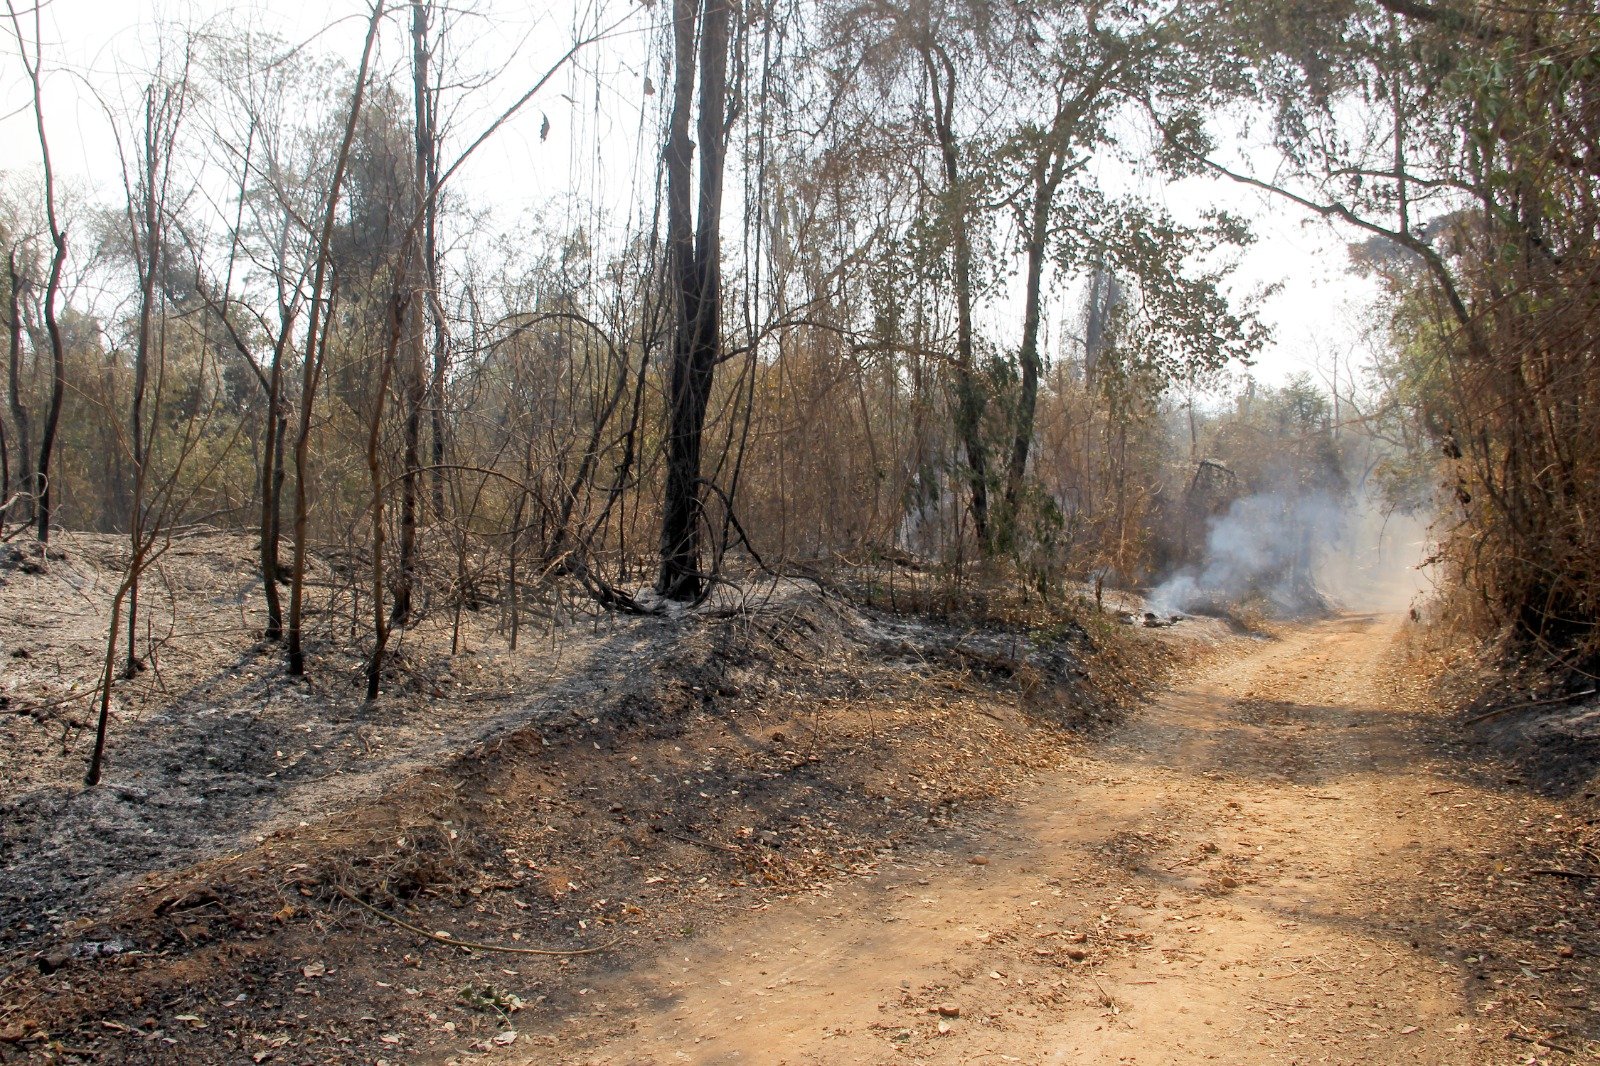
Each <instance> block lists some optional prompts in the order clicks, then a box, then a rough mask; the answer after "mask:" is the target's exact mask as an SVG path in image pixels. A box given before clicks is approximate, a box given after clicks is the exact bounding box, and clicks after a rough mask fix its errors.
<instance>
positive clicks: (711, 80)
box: [656, 0, 730, 601]
mask: <svg viewBox="0 0 1600 1066" xmlns="http://www.w3.org/2000/svg"><path fill="white" fill-rule="evenodd" d="M674 15H675V18H674V37H673V45H674V64H675V76H674V82H673V101H672V118H671V126H670V133H669V137H668V141H667V149H666V157H667V159H666V177H667V279H666V282H667V286H668V289H669V299H670V302H671V303H672V305H673V329H672V348H671V352H672V367H671V374H670V378H669V381H668V390H667V403H668V420H669V422H668V427H667V442H666V445H667V484H666V498H665V500H664V502H663V508H662V520H661V573H660V576H659V577H658V579H657V581H656V591H657V592H658V593H660V594H661V595H662V596H664V597H666V598H667V599H671V600H680V601H688V600H695V599H698V598H699V597H700V595H701V593H702V591H703V589H704V587H705V575H704V574H702V573H701V572H700V519H701V508H702V503H701V494H700V487H701V486H700V459H701V440H702V436H703V432H704V429H705V419H706V408H707V405H708V404H709V402H710V398H711V384H712V377H713V374H714V373H715V371H716V365H717V360H718V356H719V354H720V351H721V333H720V320H721V314H722V269H721V229H720V216H721V212H722V168H723V159H724V155H725V151H726V141H727V127H726V114H727V99H726V94H727V78H728V41H729V21H730V20H729V9H728V4H727V0H705V7H704V10H703V12H702V11H701V10H700V9H699V7H698V4H697V0H675V2H674ZM696 22H700V23H702V25H701V27H700V35H699V75H700V92H699V96H700V117H699V129H698V133H699V139H700V184H699V203H698V205H697V206H698V211H699V218H698V224H696V220H695V207H696V205H694V204H692V203H691V192H690V186H691V181H692V171H693V157H694V149H695V145H694V143H693V142H692V141H691V140H690V139H689V116H690V111H691V110H692V109H693V106H694V82H695V66H696V58H695V26H696Z"/></svg>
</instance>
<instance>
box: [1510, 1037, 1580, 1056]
mask: <svg viewBox="0 0 1600 1066" xmlns="http://www.w3.org/2000/svg"><path fill="white" fill-rule="evenodd" d="M1506 1039H1507V1040H1520V1041H1522V1042H1523V1043H1524V1044H1537V1045H1538V1046H1539V1047H1547V1048H1549V1049H1550V1050H1551V1051H1559V1052H1562V1053H1563V1054H1566V1055H1575V1054H1577V1052H1575V1051H1573V1050H1572V1049H1571V1048H1569V1047H1563V1046H1562V1045H1560V1044H1558V1043H1556V1042H1555V1041H1553V1040H1546V1039H1545V1038H1544V1037H1542V1036H1528V1035H1527V1034H1526V1033H1517V1032H1511V1033H1507V1034H1506Z"/></svg>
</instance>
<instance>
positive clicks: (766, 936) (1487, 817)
mask: <svg viewBox="0 0 1600 1066" xmlns="http://www.w3.org/2000/svg"><path fill="white" fill-rule="evenodd" d="M1398 630H1399V626H1398V623H1397V622H1395V621H1393V620H1390V619H1387V618H1380V617H1365V616H1362V617H1344V618H1340V619H1336V620H1333V621H1330V622H1326V623H1321V624H1318V625H1314V626H1309V627H1306V628H1304V629H1300V630H1296V631H1293V632H1290V633H1288V634H1286V635H1285V636H1283V637H1282V639H1279V640H1274V641H1261V642H1252V643H1251V644H1250V645H1249V646H1248V647H1241V648H1238V649H1236V650H1235V651H1234V652H1233V653H1232V654H1226V653H1225V654H1223V655H1222V656H1219V657H1217V658H1213V659H1211V660H1209V661H1208V662H1206V663H1205V664H1204V665H1203V666H1201V667H1197V668H1196V669H1194V670H1193V671H1192V672H1191V673H1190V674H1189V675H1188V676H1185V677H1181V678H1179V679H1178V680H1177V681H1176V682H1175V683H1174V684H1173V686H1172V688H1171V690H1170V692H1169V693H1167V694H1166V695H1164V696H1163V697H1161V698H1160V699H1158V700H1157V701H1156V702H1155V703H1154V704H1153V705H1152V706H1150V707H1148V708H1146V709H1145V710H1144V711H1143V712H1142V713H1141V715H1140V716H1139V717H1138V718H1137V719H1136V721H1135V722H1133V723H1132V724H1130V725H1129V726H1127V727H1125V728H1124V729H1122V730H1121V731H1120V732H1119V733H1118V734H1116V735H1115V736H1113V737H1111V738H1109V739H1107V740H1106V741H1104V742H1102V743H1097V744H1095V745H1092V746H1089V747H1086V748H1085V749H1083V750H1082V751H1081V752H1080V753H1079V754H1078V755H1075V756H1072V757H1070V758H1069V759H1067V760H1066V762H1065V763H1064V764H1063V765H1061V766H1060V767H1059V768H1057V769H1055V770H1052V771H1049V772H1047V773H1045V774H1043V775H1042V776H1041V777H1039V778H1038V779H1037V780H1036V782H1035V783H1034V785H1033V786H1032V787H1031V789H1030V790H1029V791H1027V792H1026V793H1025V794H1024V795H1022V796H1021V797H1019V798H1018V801H1017V802H1016V803H1015V804H1014V805H1013V806H1011V807H1010V808H1008V809H1005V810H1002V811H999V812H996V813H993V814H992V815H991V816H990V817H989V818H988V819H987V820H986V821H981V822H977V823H974V822H968V823H967V825H966V828H965V829H964V830H963V831H961V832H959V833H956V834H954V835H949V836H946V837H945V838H944V839H943V840H942V841H940V842H938V843H937V844H935V845H933V846H930V847H928V848H926V849H924V850H922V851H919V852H916V853H911V854H907V855H905V856H904V857H902V859H901V861H900V862H899V863H898V864H885V866H884V868H883V869H882V870H881V871H880V872H879V873H877V874H876V875H874V876H873V877H871V878H867V879H862V880H858V881H854V882H851V883H849V884H847V885H842V886H835V887H834V888H833V889H832V890H831V891H829V892H826V893H822V894H818V895H814V896H811V897H807V898H797V899H791V900H786V901H781V902H774V903H772V904H771V905H769V906H765V907H763V908H761V909H758V910H755V911H752V912H749V913H748V914H747V915H746V916H745V917H743V918H742V919H739V920H736V921H734V922H731V923H728V924H725V925H723V926H721V927H719V928H715V929H705V930H699V931H697V932H696V933H695V934H694V935H692V936H690V937H688V938H686V939H684V940H682V941H680V942H679V943H678V944H677V945H676V947H675V948H670V949H668V950H667V951H666V952H665V953H664V954H663V955H662V956H660V957H658V958H657V959H656V960H655V961H653V962H650V963H646V964H641V968H639V969H634V970H631V971H625V972H622V973H621V974H619V975H618V976H616V977H614V978H611V979H610V980H609V982H608V983H602V984H599V985H597V986H596V987H594V988H591V989H587V990H586V991H585V993H584V994H585V995H586V996H587V998H588V1002H589V1003H590V1004H592V1008H591V1011H590V1012H589V1013H587V1014H581V1015H579V1016H576V1017H573V1018H571V1019H569V1021H568V1023H567V1025H566V1027H565V1029H564V1030H563V1031H559V1032H555V1033H551V1034H549V1035H546V1036H544V1037H543V1038H542V1040H541V1042H543V1043H546V1044H548V1045H549V1046H547V1047H544V1048H543V1049H541V1051H540V1052H539V1053H538V1054H536V1055H535V1056H534V1058H533V1059H529V1060H527V1061H530V1062H549V1061H551V1060H552V1057H553V1056H554V1057H556V1058H560V1059H562V1060H563V1061H568V1062H573V1063H579V1062H585V1063H587V1062H594V1063H616V1064H621V1063H628V1064H646V1063H651V1064H667V1063H677V1062H700V1063H792V1064H801V1063H891V1062H927V1063H1002V1062H1022V1063H1054V1062H1062V1063H1068V1062H1071V1063H1077V1062H1105V1063H1135V1062H1136V1063H1151V1064H1160V1063H1185V1062H1207V1061H1216V1062H1224V1063H1294V1062H1299V1063H1319V1062H1330V1063H1375V1062H1382V1063H1389V1062H1407V1063H1409V1062H1420V1063H1458V1062H1460V1063H1487V1062H1493V1063H1502V1062H1504V1063H1510V1062H1517V1063H1527V1062H1546V1061H1562V1062H1570V1061H1592V1060H1589V1059H1588V1058H1587V1056H1588V1055H1589V1054H1591V1053H1593V1052H1594V1051H1595V1045H1592V1044H1584V1042H1583V1040H1582V1037H1581V1034H1572V1035H1560V1034H1559V1033H1558V1034H1557V1035H1555V1036H1552V1035H1551V1031H1550V1030H1548V1029H1545V1030H1541V1029H1538V1028H1536V1027H1530V1026H1528V1025H1526V1024H1524V1023H1523V1022H1522V1021H1521V1020H1519V1017H1518V1016H1517V1015H1518V1005H1519V1003H1523V1002H1524V999H1525V998H1526V996H1527V995H1528V993H1526V991H1523V992H1518V991H1517V983H1518V982H1519V981H1524V980H1526V981H1529V982H1537V988H1538V989H1539V992H1538V995H1539V996H1542V997H1543V1000H1541V1001H1540V1002H1541V1003H1542V1004H1543V1005H1545V1006H1550V1005H1551V1004H1553V1003H1554V1002H1555V1000H1556V999H1559V998H1560V997H1568V1002H1567V1009H1569V1011H1576V1012H1578V1014H1579V1015H1581V1014H1582V1012H1583V1011H1584V1010H1586V1009H1590V1008H1589V1007H1586V1006H1585V1005H1584V1004H1585V1003H1592V1002H1593V997H1592V996H1591V995H1590V993H1589V989H1588V986H1587V985H1586V984H1585V978H1587V977H1589V976H1591V975H1590V974H1589V972H1588V970H1587V967H1586V962H1585V958H1584V957H1585V955H1586V949H1582V950H1579V951H1577V952H1576V953H1574V950H1573V948H1572V947H1571V946H1570V939H1571V938H1570V936H1568V938H1567V940H1563V936H1567V934H1569V933H1570V930H1569V929H1567V928H1566V925H1567V923H1566V922H1565V921H1564V920H1563V919H1562V916H1561V914H1560V913H1555V914H1546V915H1545V918H1546V919H1547V921H1548V922H1549V923H1550V924H1549V925H1548V926H1545V927H1541V929H1540V930H1539V931H1540V932H1542V933H1545V934H1548V935H1547V936H1544V937H1543V938H1539V937H1532V938H1524V939H1521V940H1516V941H1515V942H1514V943H1513V942H1512V941H1510V940H1508V939H1507V935H1506V934H1505V932H1504V930H1499V931H1497V930H1495V929H1491V928H1489V927H1488V926H1484V925H1475V924H1474V923H1475V921H1480V920H1481V913H1480V912H1481V910H1482V909H1483V908H1484V907H1485V906H1486V894H1487V896H1492V895H1493V893H1494V892H1496V891H1499V889H1498V888H1497V885H1500V884H1502V883H1509V884H1510V885H1511V886H1512V887H1511V888H1510V889H1507V890H1506V891H1514V890H1515V887H1516V886H1517V885H1518V884H1519V882H1517V881H1516V880H1515V877H1516V872H1515V871H1512V872H1511V873H1505V872H1503V871H1504V870H1505V865H1504V863H1501V864H1498V865H1497V864H1496V857H1497V855H1498V854H1500V853H1501V852H1502V851H1506V849H1510V850H1515V848H1514V841H1516V840H1523V841H1530V840H1533V839H1534V838H1533V837H1532V836H1529V835H1527V834H1532V833H1537V832H1539V831H1541V830H1539V829H1537V828H1530V826H1537V825H1542V824H1544V823H1543V822H1542V821H1540V819H1542V818H1559V815H1558V814H1556V813H1554V808H1550V807H1544V806H1541V804H1544V803H1545V801H1543V800H1540V799H1537V798H1536V797H1533V796H1531V795H1529V794H1527V793H1526V792H1525V791H1516V790H1508V789H1506V788H1504V787H1501V786H1502V785H1503V784H1504V782H1496V781H1493V780H1490V779H1487V778H1483V777H1482V775H1481V774H1479V773H1478V771H1476V770H1471V771H1469V770H1466V769H1464V768H1463V767H1462V766H1461V765H1459V764H1460V762H1461V760H1460V757H1459V756H1460V752H1453V751H1452V750H1451V748H1450V747H1449V746H1448V745H1442V744H1441V742H1440V739H1439V738H1440V737H1441V736H1442V735H1443V733H1442V732H1441V730H1440V723H1439V719H1438V717H1437V714H1436V712H1434V711H1432V710H1431V709H1430V708H1429V707H1428V705H1427V701H1426V700H1425V699H1424V698H1423V696H1422V695H1421V693H1420V691H1418V689H1419V686H1417V684H1416V683H1415V682H1414V681H1412V680H1410V678H1409V675H1408V673H1407V672H1406V671H1405V670H1404V669H1401V668H1398V667H1397V665H1396V655H1395V650H1394V649H1395V636H1396V633H1397V632H1398ZM1555 824H1559V821H1558V822H1557V823H1555ZM1506 853H1508V854H1509V851H1506ZM1496 871H1502V872H1500V873H1498V874H1497V872H1496ZM1474 879H1475V880H1474ZM1536 880H1538V878H1528V881H1536ZM1469 881H1471V882H1472V883H1468V882H1469ZM1492 902H1493V901H1492V900H1490V901H1489V903H1490V904H1492ZM1496 910H1497V913H1499V912H1503V911H1504V910H1505V908H1504V907H1498V905H1496ZM1512 920H1513V921H1520V920H1521V919H1512ZM1541 952H1543V953H1544V955H1543V956H1541V957H1534V956H1536V955H1538V954H1539V953H1541ZM1574 954H1576V961H1574ZM1491 956H1492V958H1491ZM1502 956H1505V958H1502ZM1522 975H1526V978H1524V977H1523V976H1522ZM1519 996H1523V997H1524V999H1519V998H1518V997H1519ZM1546 1001H1548V1002H1546ZM518 1050H519V1051H521V1048H519V1049H518ZM526 1055H527V1052H526V1051H522V1056H513V1057H512V1058H516V1057H525V1056H526Z"/></svg>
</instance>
